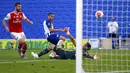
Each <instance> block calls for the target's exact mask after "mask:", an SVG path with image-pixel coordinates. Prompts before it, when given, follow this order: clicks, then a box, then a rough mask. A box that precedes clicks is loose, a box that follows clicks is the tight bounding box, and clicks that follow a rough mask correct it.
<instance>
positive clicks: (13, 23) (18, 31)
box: [3, 2, 33, 58]
mask: <svg viewBox="0 0 130 73" xmlns="http://www.w3.org/2000/svg"><path fill="white" fill-rule="evenodd" d="M14 7H15V10H14V11H13V12H10V13H8V14H7V16H6V17H5V18H4V19H3V24H4V27H5V29H6V31H7V32H10V34H11V36H12V37H13V38H14V39H15V40H17V41H18V42H19V43H18V52H19V54H20V56H21V58H27V57H26V56H25V52H26V50H27V44H26V36H25V34H24V32H23V30H22V20H24V21H25V22H28V23H30V24H33V22H32V21H30V20H29V19H27V18H26V16H25V15H24V13H23V12H21V9H22V5H21V3H19V2H16V3H15V5H14ZM7 20H8V23H9V25H7V24H6V21H7Z"/></svg>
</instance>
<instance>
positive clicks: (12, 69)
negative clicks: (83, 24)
mask: <svg viewBox="0 0 130 73" xmlns="http://www.w3.org/2000/svg"><path fill="white" fill-rule="evenodd" d="M31 51H33V52H37V53H38V52H40V51H41V50H28V51H27V53H26V55H27V56H28V59H27V60H25V59H21V58H20V57H19V54H18V53H17V50H0V73H75V60H50V59H49V57H48V55H45V56H42V57H40V58H39V59H37V60H34V58H33V57H32V56H31ZM89 52H90V54H91V55H94V54H97V55H99V56H100V57H101V60H90V59H85V60H83V68H84V70H85V71H86V72H93V71H94V72H111V71H124V72H122V73H129V72H125V71H126V70H130V55H129V54H130V50H90V51H89ZM117 73H119V72H117Z"/></svg>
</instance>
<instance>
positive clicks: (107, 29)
mask: <svg viewBox="0 0 130 73" xmlns="http://www.w3.org/2000/svg"><path fill="white" fill-rule="evenodd" d="M109 24H110V23H108V25H107V28H106V31H107V32H109Z"/></svg>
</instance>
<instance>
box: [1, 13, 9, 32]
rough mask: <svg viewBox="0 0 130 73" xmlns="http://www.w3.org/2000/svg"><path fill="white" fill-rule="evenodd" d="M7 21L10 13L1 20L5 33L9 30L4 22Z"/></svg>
mask: <svg viewBox="0 0 130 73" xmlns="http://www.w3.org/2000/svg"><path fill="white" fill-rule="evenodd" d="M9 19H10V13H9V14H7V16H6V17H5V18H4V19H3V25H4V27H5V29H6V31H7V32H9V28H8V26H7V24H6V21H7V20H9Z"/></svg>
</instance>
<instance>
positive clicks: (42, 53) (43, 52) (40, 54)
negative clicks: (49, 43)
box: [38, 48, 50, 57]
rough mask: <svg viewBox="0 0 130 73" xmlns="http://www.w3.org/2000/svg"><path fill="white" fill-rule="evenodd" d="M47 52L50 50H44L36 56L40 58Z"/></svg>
mask: <svg viewBox="0 0 130 73" xmlns="http://www.w3.org/2000/svg"><path fill="white" fill-rule="evenodd" d="M48 52H50V50H49V49H47V48H46V49H44V50H43V51H41V52H40V53H39V54H38V56H39V57H40V56H42V55H45V54H47V53H48Z"/></svg>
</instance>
